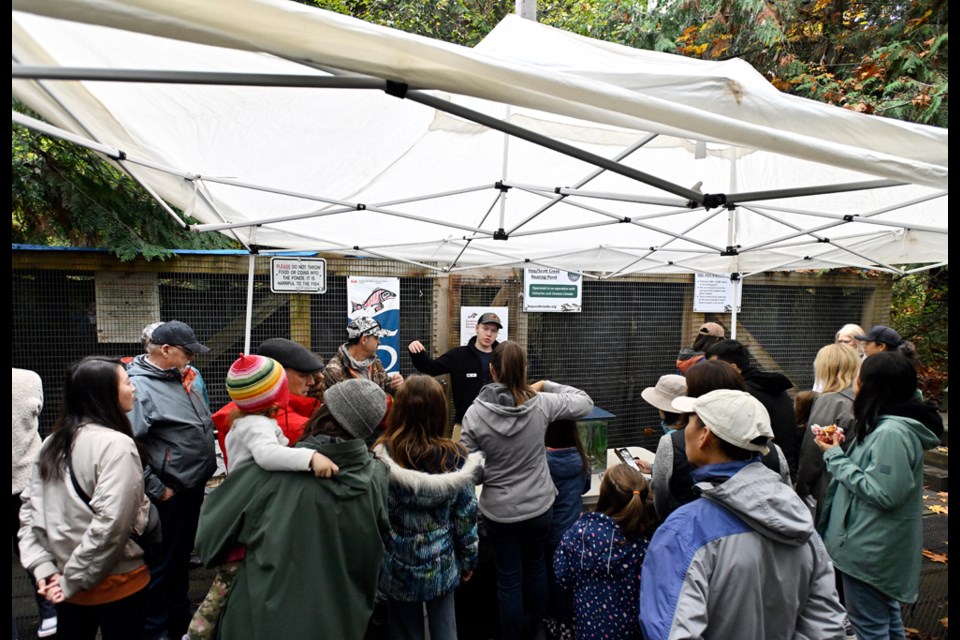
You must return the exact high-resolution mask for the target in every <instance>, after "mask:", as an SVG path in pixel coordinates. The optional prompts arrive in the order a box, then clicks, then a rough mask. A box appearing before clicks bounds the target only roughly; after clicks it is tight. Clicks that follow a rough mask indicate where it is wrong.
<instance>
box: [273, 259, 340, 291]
mask: <svg viewBox="0 0 960 640" xmlns="http://www.w3.org/2000/svg"><path fill="white" fill-rule="evenodd" d="M270 291H272V292H273V293H326V292H327V261H326V260H324V259H323V258H282V257H274V258H270Z"/></svg>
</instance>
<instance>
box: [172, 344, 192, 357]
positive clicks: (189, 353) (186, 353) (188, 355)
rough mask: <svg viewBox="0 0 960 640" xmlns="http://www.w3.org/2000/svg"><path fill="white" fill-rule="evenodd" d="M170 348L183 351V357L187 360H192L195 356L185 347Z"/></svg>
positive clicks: (174, 346) (173, 345) (177, 345)
mask: <svg viewBox="0 0 960 640" xmlns="http://www.w3.org/2000/svg"><path fill="white" fill-rule="evenodd" d="M170 346H171V347H173V348H174V349H180V351H183V355H185V356H187V357H188V358H192V357H193V356H195V355H196V354H195V353H194V352H193V351H190V349H187V348H186V347H182V346H180V345H179V344H172V345H170Z"/></svg>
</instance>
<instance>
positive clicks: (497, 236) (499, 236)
mask: <svg viewBox="0 0 960 640" xmlns="http://www.w3.org/2000/svg"><path fill="white" fill-rule="evenodd" d="M508 238H509V236H508V235H507V232H506V231H504V230H503V227H500V228H499V229H497V230H496V231H494V232H493V239H494V240H507V239H508ZM528 262H529V260H528Z"/></svg>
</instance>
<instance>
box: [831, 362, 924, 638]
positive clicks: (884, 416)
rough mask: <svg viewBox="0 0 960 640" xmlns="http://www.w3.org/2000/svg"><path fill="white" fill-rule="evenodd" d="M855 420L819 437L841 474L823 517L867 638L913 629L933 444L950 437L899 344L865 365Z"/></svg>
mask: <svg viewBox="0 0 960 640" xmlns="http://www.w3.org/2000/svg"><path fill="white" fill-rule="evenodd" d="M855 390H856V396H855V398H854V401H853V416H854V423H853V426H852V430H851V432H849V433H847V434H846V437H847V439H848V440H849V441H850V445H849V449H847V451H843V449H842V448H841V447H840V433H839V430H838V431H836V432H834V433H833V434H832V438H831V440H830V441H829V442H824V441H823V440H822V439H821V438H822V436H821V438H818V439H816V440H815V442H816V445H817V447H819V448H820V450H821V451H822V452H823V459H824V461H825V463H826V468H827V471H829V472H830V474H831V476H832V479H831V481H830V485H829V487H828V488H827V494H826V497H825V500H824V505H823V514H822V515H821V518H820V527H819V529H820V532H821V534H822V536H823V541H824V544H825V545H826V548H827V551H828V553H829V554H830V557H831V558H832V560H833V564H834V566H835V567H836V569H837V571H838V572H839V573H840V574H841V580H842V582H843V592H844V602H845V604H846V608H847V615H848V616H849V617H850V621H851V622H852V623H853V627H854V630H855V631H856V634H857V638H859V639H860V640H874V639H879V638H884V639H886V638H903V637H904V636H905V632H904V627H903V620H902V618H901V615H900V604H901V603H908V604H909V603H912V602H916V601H917V597H918V592H919V585H920V562H921V559H922V556H921V551H922V547H923V530H922V524H921V517H922V514H923V452H924V450H927V449H933V448H934V447H936V446H937V445H939V444H940V439H939V438H938V437H937V435H936V433H937V430H938V428H939V429H942V427H943V421H942V419H941V418H940V415H939V414H938V412H937V408H936V406H934V405H931V404H924V403H922V402H920V401H919V400H918V399H917V397H916V395H915V394H916V390H917V372H916V370H915V369H914V367H913V364H912V363H911V362H910V361H909V360H907V359H906V358H904V357H903V356H902V355H900V354H899V353H897V352H883V353H878V354H875V355H871V356H870V357H869V358H867V359H866V360H864V361H863V364H862V365H861V366H860V374H859V377H858V378H857V382H856V385H855Z"/></svg>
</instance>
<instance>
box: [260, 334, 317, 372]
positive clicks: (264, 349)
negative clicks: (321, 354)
mask: <svg viewBox="0 0 960 640" xmlns="http://www.w3.org/2000/svg"><path fill="white" fill-rule="evenodd" d="M257 355H258V356H267V357H268V358H273V359H274V360H276V361H277V362H279V363H280V365H281V366H282V367H283V368H284V369H293V370H294V371H302V372H303V373H316V372H318V371H323V369H324V367H323V360H321V359H320V358H318V357H317V356H315V355H313V354H312V353H310V352H309V351H307V349H306V347H304V346H303V345H302V344H300V343H299V342H294V341H293V340H287V339H286V338H270V339H269V340H264V341H263V342H261V343H260V346H259V347H257Z"/></svg>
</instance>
